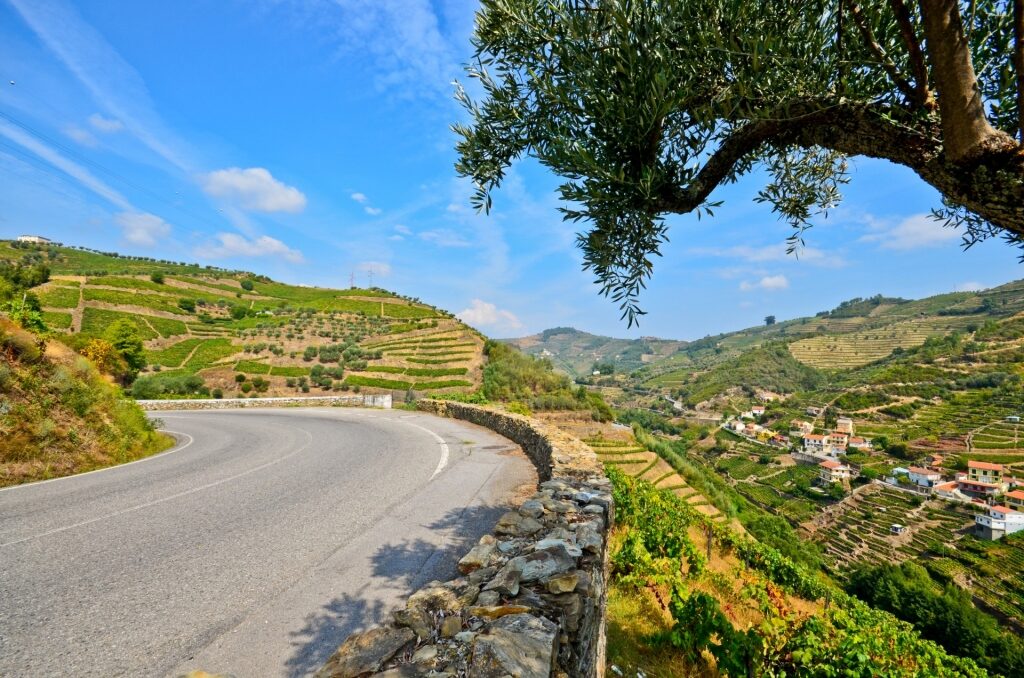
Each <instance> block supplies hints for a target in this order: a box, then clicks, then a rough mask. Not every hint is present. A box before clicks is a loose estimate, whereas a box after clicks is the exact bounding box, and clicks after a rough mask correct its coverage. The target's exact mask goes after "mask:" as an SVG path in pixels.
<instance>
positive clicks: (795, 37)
mask: <svg viewBox="0 0 1024 678" xmlns="http://www.w3.org/2000/svg"><path fill="white" fill-rule="evenodd" d="M961 5H964V6H965V7H967V6H968V5H967V4H966V3H963V2H958V1H957V0H920V2H918V3H913V2H908V1H907V0H890V1H889V2H873V3H862V2H858V0H777V1H775V2H764V1H761V2H758V1H756V0H754V1H750V2H735V1H732V0H665V1H664V2H656V3H655V2H642V1H640V0H591V1H589V2H570V1H569V0H553V1H552V2H537V1H536V0H482V1H481V9H480V11H479V13H478V14H477V21H476V30H475V33H474V36H473V46H474V48H475V59H474V60H473V62H472V63H471V65H470V66H469V68H468V74H469V76H470V77H471V78H474V79H476V80H478V81H479V83H480V86H481V88H482V92H483V95H482V98H481V99H480V100H479V101H477V100H473V99H472V98H471V97H470V96H469V95H468V94H467V93H466V91H465V90H463V89H462V88H461V87H460V88H459V89H458V90H457V98H458V99H459V100H460V101H461V103H462V104H463V105H464V106H465V107H466V109H467V111H468V113H469V116H470V121H469V124H458V125H455V126H454V129H455V131H456V133H457V134H458V135H459V136H460V137H461V139H460V140H459V143H458V152H459V160H458V162H457V164H456V170H457V171H458V173H459V174H460V175H463V176H466V177H469V178H470V179H472V181H473V182H474V183H475V185H476V189H477V190H476V193H475V195H474V196H473V198H472V202H473V204H474V205H475V206H476V207H477V208H479V209H489V208H490V205H491V196H490V193H491V191H492V190H493V189H495V188H496V187H498V186H499V185H500V184H501V182H502V180H503V179H504V178H505V174H506V171H507V169H508V167H509V166H510V165H511V163H512V162H513V161H515V160H516V159H517V158H519V157H522V156H524V155H528V156H532V157H534V158H536V159H537V160H539V161H540V162H541V163H542V164H543V165H545V166H547V167H548V168H550V169H551V170H552V171H553V172H554V173H555V174H557V175H559V176H561V177H563V178H565V180H566V181H565V183H564V184H562V186H561V195H562V197H563V199H564V200H565V201H566V203H567V206H566V207H564V208H563V212H564V215H565V218H567V219H569V220H572V221H583V222H586V223H588V224H589V229H588V230H587V231H586V232H584V233H582V234H581V235H580V236H579V244H580V247H581V248H582V250H583V253H584V265H585V267H586V268H587V269H589V270H593V271H594V273H595V274H596V276H597V278H598V280H599V281H600V283H601V284H602V292H603V293H604V294H606V295H610V296H611V297H612V298H613V299H614V300H615V301H616V302H618V303H619V304H620V305H621V306H622V308H623V315H624V317H627V318H628V319H629V320H630V322H631V323H632V322H633V321H635V319H636V316H637V315H639V314H640V313H642V311H641V310H640V308H639V306H638V295H639V294H640V291H641V290H642V289H643V285H644V281H645V280H646V279H647V278H648V277H649V276H650V274H651V272H652V270H653V256H654V255H657V254H658V253H659V250H660V248H661V247H662V245H663V243H664V242H665V241H666V239H667V227H666V225H665V223H664V220H663V217H664V215H666V214H686V213H693V212H695V213H696V214H697V215H703V214H709V213H710V211H711V210H712V209H713V208H714V207H715V206H717V205H718V204H719V203H717V202H715V201H714V200H713V196H712V194H713V192H714V190H715V189H716V188H717V187H718V186H720V185H722V184H728V183H731V182H733V181H736V180H738V179H740V178H741V177H743V176H744V175H748V174H754V176H756V177H765V180H764V184H763V185H762V187H761V189H760V191H759V192H758V194H757V198H756V199H757V200H758V201H761V202H767V203H768V204H770V205H771V206H772V208H773V210H774V211H775V212H776V213H777V214H778V215H779V216H780V218H782V219H784V220H785V221H786V222H788V223H789V224H790V225H791V226H792V227H793V229H794V231H793V233H792V235H791V237H790V241H789V242H790V248H791V249H796V248H797V247H799V246H800V245H801V244H802V242H803V237H802V236H803V232H804V231H805V229H807V228H808V227H809V226H810V225H811V222H812V220H813V219H814V218H815V217H816V216H817V215H820V214H821V213H822V212H824V211H826V210H828V209H830V208H832V207H834V206H835V205H836V204H837V203H838V202H839V200H840V192H839V188H840V186H841V185H842V184H843V183H844V182H845V181H846V171H847V158H849V157H853V156H866V157H871V158H880V159H885V160H889V161H890V162H893V163H896V164H898V165H902V166H905V167H908V168H910V169H911V170H913V171H914V172H915V173H916V174H917V175H918V176H919V177H921V179H923V180H924V181H925V182H926V183H928V184H929V185H931V186H932V187H933V188H935V189H936V190H937V191H938V192H939V194H940V196H941V197H942V200H943V206H942V207H941V208H938V209H937V210H936V212H935V216H936V217H937V218H939V219H941V220H943V221H946V222H947V223H950V224H956V225H961V226H964V227H965V229H966V233H967V236H966V243H967V244H968V245H969V244H972V243H974V242H978V241H980V240H984V239H986V238H988V237H991V236H995V235H1003V236H1005V237H1006V238H1007V239H1009V240H1011V241H1013V242H1015V243H1017V244H1022V243H1024V211H1022V210H1020V209H1019V206H1020V205H1022V204H1024V153H1021V152H1020V150H1021V146H1020V144H1019V143H1018V141H1017V139H1016V138H1015V136H1017V135H1024V44H1022V43H1024V16H1022V15H1024V6H1022V3H1020V2H1018V1H1015V2H1014V3H1012V9H1011V3H1009V2H1006V0H977V1H974V2H971V3H970V4H969V11H967V12H964V13H963V14H962V13H961ZM1014 27H1016V28H1017V29H1018V30H1017V31H1014ZM1015 33H1016V35H1015Z"/></svg>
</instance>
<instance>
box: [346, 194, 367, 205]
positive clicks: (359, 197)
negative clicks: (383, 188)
mask: <svg viewBox="0 0 1024 678" xmlns="http://www.w3.org/2000/svg"><path fill="white" fill-rule="evenodd" d="M349 197H350V198H352V199H353V200H355V201H356V202H357V203H360V204H362V203H364V202H366V194H365V193H358V192H357V193H353V194H352V195H351V196H349Z"/></svg>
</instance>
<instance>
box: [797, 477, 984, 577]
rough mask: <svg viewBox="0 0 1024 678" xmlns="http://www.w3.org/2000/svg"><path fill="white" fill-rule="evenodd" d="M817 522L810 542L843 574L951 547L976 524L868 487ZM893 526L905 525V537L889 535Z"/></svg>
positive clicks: (957, 510)
mask: <svg viewBox="0 0 1024 678" xmlns="http://www.w3.org/2000/svg"><path fill="white" fill-rule="evenodd" d="M816 522H817V523H818V529H816V530H815V532H814V534H813V537H812V538H813V540H814V541H815V542H817V543H819V544H820V545H821V546H822V548H823V550H824V552H825V555H826V564H827V565H828V566H829V567H830V568H832V569H833V570H834V571H836V572H839V573H842V572H845V571H847V570H848V569H849V568H850V567H853V566H855V565H858V564H871V565H876V564H879V563H886V562H889V563H894V562H902V561H904V560H908V559H910V558H916V557H919V556H922V555H924V554H925V553H927V552H929V551H930V550H934V549H937V548H955V547H956V544H957V543H958V542H959V541H960V540H961V539H962V538H963V536H964V529H965V528H968V527H970V526H972V525H973V524H974V514H973V513H971V512H970V511H968V510H967V509H965V508H963V507H960V506H955V505H950V506H947V505H946V504H945V502H941V501H934V500H933V501H923V502H922V501H921V499H920V498H919V497H917V496H916V495H913V494H911V493H908V492H902V491H900V490H896V489H892V488H889V487H885V486H882V485H870V486H868V487H866V488H864V489H863V490H861V491H859V492H858V493H856V495H855V496H854V497H852V498H850V499H848V500H846V501H844V502H843V503H842V504H841V505H839V506H838V507H837V508H836V509H835V511H834V513H832V514H830V515H827V516H823V517H822V518H820V519H819V520H818V521H816ZM893 524H899V525H903V526H906V528H907V529H906V532H904V533H903V534H898V535H896V534H892V533H891V531H890V528H891V526H892V525H893Z"/></svg>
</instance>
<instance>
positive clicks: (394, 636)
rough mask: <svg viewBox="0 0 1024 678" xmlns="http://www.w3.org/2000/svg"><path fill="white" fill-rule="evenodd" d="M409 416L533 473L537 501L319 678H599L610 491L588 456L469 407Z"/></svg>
mask: <svg viewBox="0 0 1024 678" xmlns="http://www.w3.org/2000/svg"><path fill="white" fill-rule="evenodd" d="M418 407H419V409H420V410H422V411H425V412H430V413H432V414H436V415H438V416H445V417H452V418H456V419H462V420H465V421H468V422H471V423H474V424H477V425H480V426H484V427H486V428H489V429H491V430H493V431H495V432H496V433H498V434H500V435H502V436H504V437H506V438H508V439H509V440H511V441H513V442H515V443H517V444H519V445H520V447H522V448H523V451H524V452H525V453H526V454H527V456H529V458H530V460H531V461H532V462H533V463H534V465H535V466H536V467H537V472H538V475H539V477H540V479H541V481H542V482H541V483H540V486H539V487H538V491H537V493H536V494H534V495H533V497H531V498H530V499H528V500H527V501H525V502H523V504H522V505H521V506H520V507H519V508H518V509H517V510H513V511H509V512H507V513H505V514H504V515H503V516H502V517H501V518H500V519H499V521H498V524H497V525H496V526H495V528H494V534H493V535H485V536H483V537H482V538H481V539H480V541H479V543H477V545H476V546H474V547H473V548H472V550H471V551H470V552H469V553H467V554H466V555H465V556H464V557H463V558H462V560H460V561H459V571H460V572H461V573H462V576H461V577H459V578H457V579H453V580H451V581H447V582H436V581H435V582H431V583H429V584H427V585H426V586H425V587H423V588H422V589H420V590H419V591H416V592H415V593H413V594H412V595H411V596H409V598H408V600H407V601H406V604H405V607H404V608H400V609H398V610H396V611H395V612H394V614H393V617H394V622H393V623H392V624H391V625H389V626H385V627H377V628H373V629H370V630H368V631H364V632H361V633H356V634H353V635H352V636H350V637H349V638H348V639H347V640H346V641H345V642H344V643H343V644H342V645H341V647H339V648H338V650H337V651H336V652H335V653H334V655H332V656H331V658H330V660H329V661H328V662H327V664H326V665H324V667H323V668H322V669H321V670H320V672H319V673H318V674H317V675H318V676H319V677H320V678H355V677H357V676H371V675H372V676H380V677H381V678H383V677H385V676H386V677H387V678H401V677H406V676H410V677H411V676H427V675H431V676H453V677H454V676H473V677H476V678H499V677H504V676H518V677H520V678H546V677H547V676H552V675H557V676H571V677H573V678H577V677H578V678H602V677H603V676H604V666H605V617H606V580H607V573H608V549H607V535H608V530H609V529H610V527H611V523H612V520H613V518H614V506H613V505H612V498H611V485H610V483H609V482H608V479H607V477H605V475H604V469H603V467H602V465H601V463H600V462H599V461H598V459H597V457H596V456H595V455H594V453H593V452H592V451H591V450H590V448H589V447H587V446H586V445H584V444H583V443H581V442H580V441H578V440H576V439H574V438H572V437H571V436H568V435H566V434H565V433H563V432H561V431H559V430H557V429H555V428H552V427H549V426H547V425H545V424H543V423H541V422H538V421H534V420H532V419H529V418H527V417H523V416H520V415H516V414H507V413H504V412H498V411H495V410H491V409H488V408H484V407H479V406H476V405H467V404H463V403H453V402H446V401H433V400H427V401H420V403H419V404H418Z"/></svg>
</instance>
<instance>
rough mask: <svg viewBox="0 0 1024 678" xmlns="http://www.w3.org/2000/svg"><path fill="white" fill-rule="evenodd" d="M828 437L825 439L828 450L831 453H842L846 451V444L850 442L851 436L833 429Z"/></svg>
mask: <svg viewBox="0 0 1024 678" xmlns="http://www.w3.org/2000/svg"><path fill="white" fill-rule="evenodd" d="M827 438H828V439H827V440H826V441H825V448H826V450H825V451H826V452H828V453H829V454H842V453H843V452H846V445H847V443H848V442H850V436H848V435H846V434H845V433H837V432H836V431H833V432H832V433H829V434H828V436H827Z"/></svg>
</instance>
